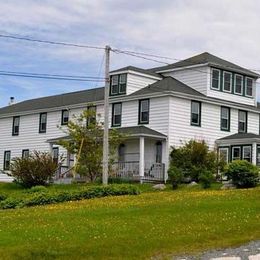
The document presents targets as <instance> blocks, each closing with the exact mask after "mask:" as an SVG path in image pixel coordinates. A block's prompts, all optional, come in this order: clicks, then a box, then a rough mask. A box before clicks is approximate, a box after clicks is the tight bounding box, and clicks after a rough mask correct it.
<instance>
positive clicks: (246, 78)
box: [245, 76, 254, 98]
mask: <svg viewBox="0 0 260 260" xmlns="http://www.w3.org/2000/svg"><path fill="white" fill-rule="evenodd" d="M248 79H251V80H252V95H248V94H247V80H248ZM253 89H254V79H253V78H251V77H247V76H246V77H245V96H246V97H250V98H252V97H253Z"/></svg>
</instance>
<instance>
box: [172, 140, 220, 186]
mask: <svg viewBox="0 0 260 260" xmlns="http://www.w3.org/2000/svg"><path fill="white" fill-rule="evenodd" d="M170 157H171V165H172V166H175V167H177V168H179V169H180V170H181V171H182V172H183V174H184V177H185V178H190V179H191V181H196V182H198V181H199V175H200V174H201V172H204V171H210V172H212V173H216V172H217V170H218V167H219V165H221V162H220V161H218V156H217V153H216V152H215V151H210V150H209V148H208V146H207V144H206V142H205V141H196V140H190V141H189V142H187V143H185V144H184V146H182V147H180V148H173V149H172V151H171V154H170Z"/></svg>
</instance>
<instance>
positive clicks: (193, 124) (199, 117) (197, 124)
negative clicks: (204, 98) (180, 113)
mask: <svg viewBox="0 0 260 260" xmlns="http://www.w3.org/2000/svg"><path fill="white" fill-rule="evenodd" d="M193 103H197V104H199V111H198V115H199V116H198V119H199V122H198V123H193V122H192V114H193V112H192V104H193ZM190 109H191V110H190V125H191V126H197V127H201V102H200V101H196V100H191V108H190Z"/></svg>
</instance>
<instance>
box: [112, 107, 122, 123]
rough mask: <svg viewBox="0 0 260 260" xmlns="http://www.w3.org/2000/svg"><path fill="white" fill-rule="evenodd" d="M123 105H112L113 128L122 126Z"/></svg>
mask: <svg viewBox="0 0 260 260" xmlns="http://www.w3.org/2000/svg"><path fill="white" fill-rule="evenodd" d="M121 119H122V103H114V104H112V126H121Z"/></svg>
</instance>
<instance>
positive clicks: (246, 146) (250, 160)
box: [241, 145, 252, 162]
mask: <svg viewBox="0 0 260 260" xmlns="http://www.w3.org/2000/svg"><path fill="white" fill-rule="evenodd" d="M245 148H250V158H249V161H248V160H246V159H245V156H244V149H245ZM241 158H242V160H246V161H248V162H252V146H251V145H243V146H242V153H241Z"/></svg>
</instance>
